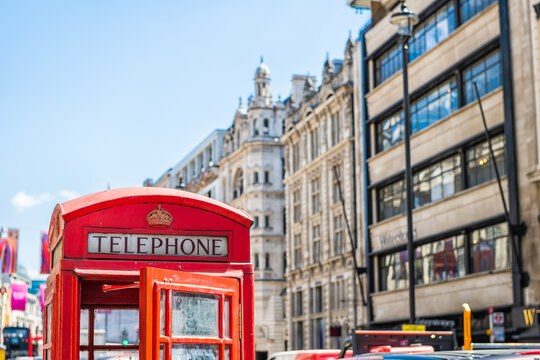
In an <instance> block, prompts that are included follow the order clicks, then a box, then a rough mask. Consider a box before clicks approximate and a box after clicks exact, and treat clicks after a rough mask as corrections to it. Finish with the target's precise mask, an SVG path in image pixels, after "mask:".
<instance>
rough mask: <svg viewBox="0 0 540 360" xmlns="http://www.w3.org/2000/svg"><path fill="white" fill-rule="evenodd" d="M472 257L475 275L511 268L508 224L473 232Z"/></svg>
mask: <svg viewBox="0 0 540 360" xmlns="http://www.w3.org/2000/svg"><path fill="white" fill-rule="evenodd" d="M471 256H472V266H473V271H474V272H475V273H476V272H482V271H491V270H499V269H507V268H509V267H510V265H511V260H510V248H509V236H508V225H507V223H501V224H496V225H491V226H487V227H485V228H482V229H478V230H475V231H473V232H472V234H471Z"/></svg>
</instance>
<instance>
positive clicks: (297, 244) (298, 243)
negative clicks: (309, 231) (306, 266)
mask: <svg viewBox="0 0 540 360" xmlns="http://www.w3.org/2000/svg"><path fill="white" fill-rule="evenodd" d="M301 266H302V236H301V235H300V234H296V235H294V268H295V269H300V267H301Z"/></svg>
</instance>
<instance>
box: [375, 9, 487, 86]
mask: <svg viewBox="0 0 540 360" xmlns="http://www.w3.org/2000/svg"><path fill="white" fill-rule="evenodd" d="M495 1H496V0H461V1H460V3H461V9H460V10H461V22H462V23H465V22H467V21H468V20H469V19H470V18H472V17H473V16H474V15H476V14H477V13H479V12H480V11H482V10H484V9H485V8H486V7H488V6H489V5H490V4H492V3H494V2H495ZM457 26H458V24H457V20H456V9H455V8H454V3H453V2H452V1H449V2H448V3H446V4H445V5H443V7H442V8H441V9H440V10H438V11H437V12H436V13H435V14H433V15H431V16H429V17H428V18H427V19H425V20H424V21H422V23H421V24H419V25H418V26H416V27H415V29H414V32H413V36H412V38H411V40H410V41H409V49H410V51H409V62H410V61H413V60H414V59H416V58H417V57H419V56H420V55H422V54H424V53H426V52H427V51H429V50H430V49H432V48H433V47H434V46H435V45H437V44H438V43H440V42H441V41H443V40H444V39H446V38H447V37H448V36H449V35H450V34H451V33H452V32H453V31H454V30H455V29H456V28H457ZM401 57H402V54H401V46H400V45H399V44H396V45H394V46H392V47H391V48H390V49H388V50H386V51H384V52H383V53H382V54H381V55H379V56H377V58H376V59H375V84H376V85H379V84H380V83H382V82H383V81H385V80H386V79H388V78H389V77H391V76H392V75H394V74H395V73H396V72H398V71H399V70H401V68H402V58H401Z"/></svg>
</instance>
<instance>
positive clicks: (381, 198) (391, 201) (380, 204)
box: [377, 180, 406, 221]
mask: <svg viewBox="0 0 540 360" xmlns="http://www.w3.org/2000/svg"><path fill="white" fill-rule="evenodd" d="M405 201H406V194H405V182H404V181H403V180H399V181H396V182H394V183H392V184H390V185H387V186H385V187H383V188H381V189H379V190H377V209H378V219H379V221H381V220H384V219H388V218H391V217H392V216H395V215H398V214H402V213H404V212H405Z"/></svg>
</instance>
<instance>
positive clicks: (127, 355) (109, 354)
mask: <svg viewBox="0 0 540 360" xmlns="http://www.w3.org/2000/svg"><path fill="white" fill-rule="evenodd" d="M109 359H110V360H112V359H122V360H139V351H137V350H113V351H106V350H103V351H94V360H109ZM81 360H82V359H81Z"/></svg>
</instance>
